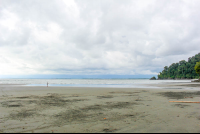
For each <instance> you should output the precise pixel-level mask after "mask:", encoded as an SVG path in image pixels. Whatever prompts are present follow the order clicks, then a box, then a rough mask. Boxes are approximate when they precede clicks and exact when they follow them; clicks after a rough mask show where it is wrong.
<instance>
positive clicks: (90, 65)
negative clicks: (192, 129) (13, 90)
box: [0, 0, 200, 75]
mask: <svg viewBox="0 0 200 134" xmlns="http://www.w3.org/2000/svg"><path fill="white" fill-rule="evenodd" d="M199 7H200V0H0V75H24V74H71V75H83V74H89V75H91V74H95V75H101V74H104V75H105V74H118V75H121V74H123V75H138V74H141V75H143V74H152V75H154V74H155V75H157V74H158V73H159V72H160V71H162V70H163V68H164V66H166V65H167V66H169V65H171V64H172V63H175V62H178V61H180V60H186V61H187V58H188V57H191V56H194V55H195V54H197V53H199V52H200V8H199Z"/></svg>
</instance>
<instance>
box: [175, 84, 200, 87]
mask: <svg viewBox="0 0 200 134" xmlns="http://www.w3.org/2000/svg"><path fill="white" fill-rule="evenodd" d="M178 86H186V87H200V84H185V85H178Z"/></svg>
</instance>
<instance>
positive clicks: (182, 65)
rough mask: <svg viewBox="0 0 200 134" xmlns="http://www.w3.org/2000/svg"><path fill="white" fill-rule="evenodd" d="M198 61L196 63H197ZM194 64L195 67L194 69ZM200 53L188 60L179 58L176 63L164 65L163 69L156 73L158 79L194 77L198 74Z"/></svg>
mask: <svg viewBox="0 0 200 134" xmlns="http://www.w3.org/2000/svg"><path fill="white" fill-rule="evenodd" d="M197 63H198V64H197ZM195 64H196V66H197V69H195V67H196V66H195ZM198 72H200V53H198V54H196V55H195V56H193V57H192V58H191V57H189V58H188V61H185V60H181V61H179V62H178V63H172V64H171V65H170V66H169V67H168V66H165V67H164V70H163V71H162V72H160V73H159V74H158V79H195V78H198V74H199V75H200V73H198Z"/></svg>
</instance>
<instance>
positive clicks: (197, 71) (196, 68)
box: [194, 62, 200, 75]
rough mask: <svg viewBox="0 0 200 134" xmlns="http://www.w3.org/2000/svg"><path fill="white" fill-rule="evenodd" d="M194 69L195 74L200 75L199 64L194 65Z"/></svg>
mask: <svg viewBox="0 0 200 134" xmlns="http://www.w3.org/2000/svg"><path fill="white" fill-rule="evenodd" d="M194 69H195V71H196V73H197V74H199V75H200V62H197V63H196V65H195V66H194Z"/></svg>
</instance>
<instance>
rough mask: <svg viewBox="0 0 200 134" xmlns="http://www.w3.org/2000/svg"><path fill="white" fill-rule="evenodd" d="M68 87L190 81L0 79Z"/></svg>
mask: <svg viewBox="0 0 200 134" xmlns="http://www.w3.org/2000/svg"><path fill="white" fill-rule="evenodd" d="M47 82H48V83H49V86H68V87H141V88H143V87H147V86H145V84H164V83H169V82H191V80H149V79H0V84H22V85H25V86H47Z"/></svg>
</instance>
